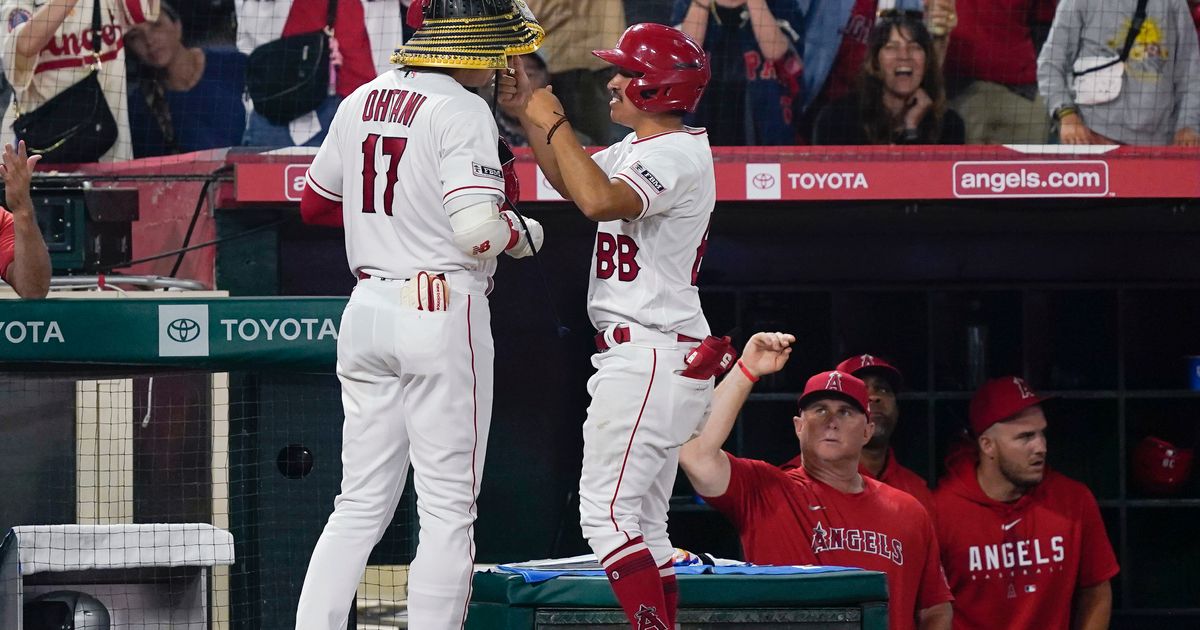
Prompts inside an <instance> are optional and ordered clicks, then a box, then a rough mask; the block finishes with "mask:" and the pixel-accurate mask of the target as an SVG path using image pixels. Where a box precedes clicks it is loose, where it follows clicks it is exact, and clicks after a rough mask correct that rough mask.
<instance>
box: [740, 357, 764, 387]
mask: <svg viewBox="0 0 1200 630" xmlns="http://www.w3.org/2000/svg"><path fill="white" fill-rule="evenodd" d="M737 366H738V367H739V368H741V370H742V374H745V375H746V378H748V379H750V382H751V383H757V382H758V379H759V377H757V376H755V375H754V374H751V373H750V369H749V368H747V367H746V364H745V363H742V360H741V359H738V362H737Z"/></svg>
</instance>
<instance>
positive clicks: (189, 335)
mask: <svg viewBox="0 0 1200 630" xmlns="http://www.w3.org/2000/svg"><path fill="white" fill-rule="evenodd" d="M167 336H168V337H170V338H171V340H172V341H177V342H179V343H187V342H189V341H195V340H196V338H197V337H199V336H200V324H198V323H196V320H194V319H187V318H185V317H180V318H179V319H177V320H175V321H173V322H171V323H170V324H167Z"/></svg>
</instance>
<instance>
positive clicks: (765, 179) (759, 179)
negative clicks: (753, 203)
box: [750, 173, 775, 190]
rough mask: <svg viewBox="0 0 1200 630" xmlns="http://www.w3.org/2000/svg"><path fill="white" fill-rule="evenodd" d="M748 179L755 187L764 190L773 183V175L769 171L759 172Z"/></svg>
mask: <svg viewBox="0 0 1200 630" xmlns="http://www.w3.org/2000/svg"><path fill="white" fill-rule="evenodd" d="M750 181H751V182H753V183H754V187H755V188H757V189H759V190H766V189H768V188H770V187H772V186H774V185H775V176H774V175H771V174H769V173H759V174H757V175H755V176H754V178H753V179H751V180H750Z"/></svg>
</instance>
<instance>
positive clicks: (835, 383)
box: [825, 372, 842, 392]
mask: <svg viewBox="0 0 1200 630" xmlns="http://www.w3.org/2000/svg"><path fill="white" fill-rule="evenodd" d="M825 389H830V390H833V391H835V392H840V391H842V373H841V372H830V373H829V380H828V381H827V382H826V383H825Z"/></svg>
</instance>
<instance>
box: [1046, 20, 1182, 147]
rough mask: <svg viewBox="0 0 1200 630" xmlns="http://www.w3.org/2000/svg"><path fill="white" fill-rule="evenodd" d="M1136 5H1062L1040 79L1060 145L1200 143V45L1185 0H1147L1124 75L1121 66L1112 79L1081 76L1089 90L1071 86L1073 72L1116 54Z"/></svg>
mask: <svg viewBox="0 0 1200 630" xmlns="http://www.w3.org/2000/svg"><path fill="white" fill-rule="evenodd" d="M1137 5H1138V0H1062V1H1061V2H1060V3H1059V5H1058V12H1057V14H1056V15H1055V17H1054V24H1053V26H1051V28H1050V37H1049V39H1047V40H1046V44H1045V46H1044V47H1043V48H1042V52H1041V55H1039V57H1038V71H1037V74H1038V89H1039V91H1040V92H1041V93H1042V96H1043V97H1044V98H1045V99H1046V104H1047V106H1048V107H1049V109H1050V112H1051V115H1052V116H1053V117H1054V119H1055V120H1057V121H1058V124H1059V132H1058V133H1059V139H1060V140H1061V141H1062V143H1063V144H1107V143H1121V144H1149V145H1167V144H1175V145H1178V146H1200V133H1198V130H1200V44H1197V41H1196V31H1195V27H1194V26H1193V24H1192V18H1191V15H1190V14H1189V12H1188V5H1187V0H1148V2H1147V3H1146V19H1145V22H1144V23H1143V24H1142V27H1141V30H1140V31H1139V32H1138V35H1137V38H1136V39H1135V40H1134V44H1133V47H1132V49H1131V50H1130V52H1129V57H1128V59H1126V60H1125V62H1124V66H1123V72H1120V71H1121V69H1122V68H1121V66H1120V65H1119V64H1118V65H1117V66H1115V67H1113V68H1112V69H1110V70H1109V72H1111V73H1112V75H1111V79H1112V80H1111V81H1105V79H1104V74H1105V73H1104V71H1103V70H1101V71H1099V72H1096V73H1089V74H1088V75H1084V79H1085V81H1087V82H1089V83H1090V85H1088V86H1087V87H1086V88H1085V87H1083V86H1082V85H1081V86H1078V87H1079V89H1078V93H1077V92H1076V89H1075V86H1073V85H1072V84H1073V81H1074V80H1075V72H1077V71H1079V70H1083V69H1087V68H1092V67H1095V66H1097V65H1102V64H1103V63H1105V62H1106V61H1110V60H1115V59H1116V58H1117V57H1118V56H1119V55H1120V53H1121V49H1122V48H1123V47H1124V45H1125V39H1126V36H1127V34H1128V32H1129V29H1130V27H1131V23H1132V22H1133V17H1134V13H1135V11H1136V9H1137ZM1097 86H1098V87H1097ZM1085 90H1087V91H1088V93H1087V94H1086V96H1085V94H1084V92H1085ZM1118 90H1119V93H1118ZM1114 93H1116V96H1115V98H1111V97H1112V95H1113V94H1114Z"/></svg>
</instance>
